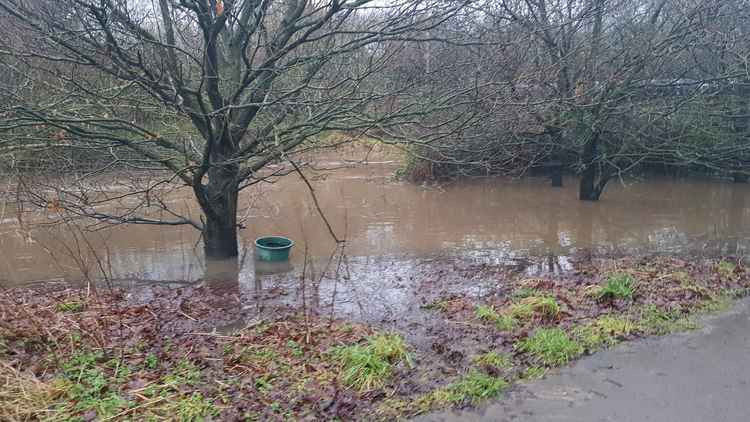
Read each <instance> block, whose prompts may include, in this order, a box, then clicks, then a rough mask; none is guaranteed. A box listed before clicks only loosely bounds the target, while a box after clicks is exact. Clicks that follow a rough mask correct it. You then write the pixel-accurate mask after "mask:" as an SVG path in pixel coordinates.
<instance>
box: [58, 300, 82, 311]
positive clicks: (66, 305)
mask: <svg viewBox="0 0 750 422" xmlns="http://www.w3.org/2000/svg"><path fill="white" fill-rule="evenodd" d="M84 309H86V304H85V303H83V302H80V301H71V302H62V303H58V304H57V310H58V311H59V312H82V311H83V310H84Z"/></svg>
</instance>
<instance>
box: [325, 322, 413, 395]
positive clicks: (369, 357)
mask: <svg viewBox="0 0 750 422" xmlns="http://www.w3.org/2000/svg"><path fill="white" fill-rule="evenodd" d="M333 354H334V357H335V359H336V360H338V361H339V363H340V365H341V368H342V369H341V378H342V380H343V382H344V384H345V385H346V386H347V387H349V388H353V389H356V390H359V391H363V392H364V391H371V390H373V389H376V388H380V387H382V386H383V385H385V383H386V381H387V380H388V378H390V376H391V374H392V372H393V366H394V365H395V364H398V363H399V362H404V363H406V365H408V366H410V367H411V366H412V362H411V357H410V355H409V352H408V350H407V346H406V342H404V339H403V338H402V337H401V336H399V335H398V334H379V335H377V336H374V337H370V338H368V339H367V343H366V344H363V345H360V344H355V345H353V346H346V347H340V348H337V349H334V351H333Z"/></svg>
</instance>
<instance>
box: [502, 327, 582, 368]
mask: <svg viewBox="0 0 750 422" xmlns="http://www.w3.org/2000/svg"><path fill="white" fill-rule="evenodd" d="M515 347H516V349H517V350H519V351H521V352H525V353H529V354H530V355H532V356H533V357H535V358H536V359H538V360H539V361H540V362H541V363H543V364H545V365H547V366H559V365H564V364H566V363H568V362H569V361H570V360H571V359H573V358H575V357H577V356H578V355H580V354H581V353H583V346H582V345H581V344H580V343H578V342H577V341H575V340H573V339H571V338H570V337H569V336H568V334H567V333H565V331H563V330H561V329H559V328H540V329H538V330H536V332H534V334H533V335H532V336H531V337H528V338H526V339H523V340H519V341H517V342H516V344H515Z"/></svg>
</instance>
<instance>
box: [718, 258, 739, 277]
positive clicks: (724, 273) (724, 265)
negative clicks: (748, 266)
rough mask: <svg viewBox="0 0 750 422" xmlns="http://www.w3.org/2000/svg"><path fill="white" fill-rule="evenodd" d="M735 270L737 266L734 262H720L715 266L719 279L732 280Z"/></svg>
mask: <svg viewBox="0 0 750 422" xmlns="http://www.w3.org/2000/svg"><path fill="white" fill-rule="evenodd" d="M736 270H737V265H736V264H735V263H734V262H729V261H724V260H721V261H719V263H718V264H716V272H717V273H719V276H721V278H732V276H734V272H735V271H736Z"/></svg>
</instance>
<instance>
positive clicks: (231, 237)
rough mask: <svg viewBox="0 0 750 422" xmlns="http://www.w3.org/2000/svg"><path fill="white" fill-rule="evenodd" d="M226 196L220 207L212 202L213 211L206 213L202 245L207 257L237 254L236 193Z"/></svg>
mask: <svg viewBox="0 0 750 422" xmlns="http://www.w3.org/2000/svg"><path fill="white" fill-rule="evenodd" d="M230 196H231V198H226V199H224V200H223V201H222V202H224V203H223V204H222V205H221V206H220V207H217V206H216V205H217V204H216V203H215V202H214V203H213V204H212V207H213V208H214V210H213V212H211V213H206V222H205V225H204V229H203V245H204V249H205V252H206V258H207V259H230V258H236V257H237V256H238V255H239V251H238V249H237V194H236V193H235V194H233V195H230Z"/></svg>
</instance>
